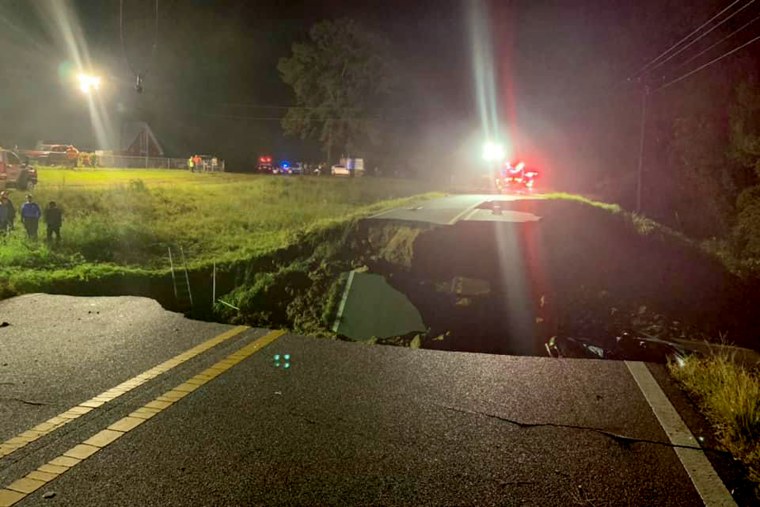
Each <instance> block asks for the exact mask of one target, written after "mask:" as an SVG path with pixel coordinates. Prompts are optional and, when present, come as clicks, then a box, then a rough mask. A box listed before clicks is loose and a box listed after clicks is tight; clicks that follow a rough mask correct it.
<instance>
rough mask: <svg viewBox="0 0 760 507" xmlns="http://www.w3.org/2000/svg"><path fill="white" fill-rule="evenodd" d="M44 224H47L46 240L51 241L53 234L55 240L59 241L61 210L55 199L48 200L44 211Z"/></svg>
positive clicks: (61, 222) (61, 221)
mask: <svg viewBox="0 0 760 507" xmlns="http://www.w3.org/2000/svg"><path fill="white" fill-rule="evenodd" d="M44 218H45V224H46V225H47V240H48V243H49V242H50V241H52V239H53V235H55V242H56V243H60V242H61V225H62V224H63V211H62V210H61V208H59V207H58V206H57V205H56V203H55V201H50V203H49V204H48V206H47V208H45V213H44Z"/></svg>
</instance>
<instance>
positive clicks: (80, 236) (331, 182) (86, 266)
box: [0, 168, 433, 295]
mask: <svg viewBox="0 0 760 507" xmlns="http://www.w3.org/2000/svg"><path fill="white" fill-rule="evenodd" d="M431 190H433V189H432V188H431V187H430V186H428V185H425V184H423V183H419V182H412V181H402V180H381V179H375V178H356V179H353V178H351V179H349V178H345V179H338V178H331V177H277V176H263V175H239V174H224V173H217V174H192V173H189V172H187V171H177V170H142V169H138V170H120V169H97V170H91V169H90V170H83V169H79V170H70V169H68V170H67V169H53V168H50V169H48V168H42V169H40V173H39V183H38V185H37V187H36V188H35V192H34V196H35V199H36V201H37V202H38V203H39V204H40V205H41V206H44V205H46V204H47V203H48V202H49V201H51V200H53V201H56V202H57V203H58V204H59V206H61V207H62V208H63V210H64V224H63V227H62V231H61V232H62V237H63V241H62V242H61V244H60V245H56V246H53V247H48V245H46V244H45V241H43V240H40V241H38V242H34V241H29V240H27V239H26V238H25V234H24V232H23V227H22V226H21V225H20V224H19V223H18V221H17V224H16V229H15V230H14V231H13V232H12V234H11V235H10V236H9V237H6V238H3V239H2V240H0V241H1V242H0V289H4V291H3V292H4V293H5V294H6V295H8V294H12V293H16V292H25V291H27V290H37V289H40V288H44V286H45V284H46V283H47V280H50V279H55V278H56V277H69V278H70V277H72V276H78V277H97V276H99V274H101V273H113V272H114V271H120V270H123V271H125V272H127V271H132V272H134V271H140V272H144V271H157V270H165V269H167V268H168V258H167V247H169V246H172V247H179V246H182V247H183V248H184V250H185V253H186V255H187V258H188V263H189V264H190V266H191V267H200V266H204V265H209V264H210V263H212V262H217V263H224V262H232V261H237V260H244V259H248V258H253V257H256V256H258V255H262V254H265V253H268V252H272V251H275V250H277V249H281V248H283V247H286V246H288V245H290V244H292V243H293V242H294V241H298V238H299V234H303V233H305V232H308V231H311V230H316V229H319V228H320V227H327V226H329V225H330V224H332V223H335V222H339V221H345V220H349V219H351V218H355V217H358V216H365V215H369V214H372V213H376V212H378V211H380V210H382V209H385V208H388V207H392V206H395V205H398V204H399V203H401V202H404V200H405V199H409V198H412V197H413V196H419V195H420V194H424V193H426V192H429V191H431ZM11 194H12V200H13V201H14V204H15V205H16V208H20V206H21V204H22V202H23V200H24V199H23V198H24V192H20V191H11ZM420 198H422V197H420ZM40 234H41V238H42V237H44V234H45V227H44V225H41V226H40ZM2 284H5V286H3V285H2Z"/></svg>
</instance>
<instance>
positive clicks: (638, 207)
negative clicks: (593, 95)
mask: <svg viewBox="0 0 760 507" xmlns="http://www.w3.org/2000/svg"><path fill="white" fill-rule="evenodd" d="M649 92H650V90H649V85H644V91H643V93H642V98H641V140H640V143H641V144H640V146H639V170H638V175H637V178H636V213H641V180H642V172H643V170H644V146H645V139H646V126H647V102H648V100H649Z"/></svg>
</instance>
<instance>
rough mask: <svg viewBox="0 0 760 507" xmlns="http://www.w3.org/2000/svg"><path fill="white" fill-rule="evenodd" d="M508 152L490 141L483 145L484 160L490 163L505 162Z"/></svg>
mask: <svg viewBox="0 0 760 507" xmlns="http://www.w3.org/2000/svg"><path fill="white" fill-rule="evenodd" d="M505 156H506V151H505V150H504V146H502V145H501V144H499V143H495V142H493V141H489V142H487V143H485V144H484V145H483V159H484V160H487V161H489V162H500V161H502V160H504V157H505Z"/></svg>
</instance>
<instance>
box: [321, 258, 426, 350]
mask: <svg viewBox="0 0 760 507" xmlns="http://www.w3.org/2000/svg"><path fill="white" fill-rule="evenodd" d="M334 330H335V332H336V333H338V334H339V335H342V336H346V337H348V338H351V339H352V340H356V341H368V340H371V339H372V338H390V337H393V336H403V335H407V334H409V333H414V332H420V333H424V332H425V331H426V330H427V327H426V326H425V323H424V322H423V321H422V316H421V315H420V312H419V311H418V310H417V308H415V307H414V305H413V304H412V303H411V302H410V301H409V299H408V298H407V297H406V296H405V295H404V294H402V293H401V292H399V291H397V290H396V289H394V288H393V287H391V286H390V285H389V284H388V282H387V281H386V280H385V278H383V277H382V276H381V275H376V274H371V273H358V272H352V273H351V274H350V276H349V282H348V284H347V286H346V292H345V294H344V301H343V303H342V304H341V308H340V309H339V311H338V317H337V321H336V326H335V328H334Z"/></svg>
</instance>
